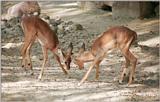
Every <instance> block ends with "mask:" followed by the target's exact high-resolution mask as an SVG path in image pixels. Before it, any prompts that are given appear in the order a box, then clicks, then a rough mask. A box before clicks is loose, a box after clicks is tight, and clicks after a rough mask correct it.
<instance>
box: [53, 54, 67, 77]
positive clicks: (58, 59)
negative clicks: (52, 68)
mask: <svg viewBox="0 0 160 102" xmlns="http://www.w3.org/2000/svg"><path fill="white" fill-rule="evenodd" d="M53 54H54V56H55V57H56V60H57V62H58V64H59V66H60V67H61V68H62V70H63V72H64V74H66V75H67V74H68V72H67V70H66V69H64V67H63V65H62V64H61V61H60V58H59V56H58V55H57V54H56V53H55V52H53Z"/></svg>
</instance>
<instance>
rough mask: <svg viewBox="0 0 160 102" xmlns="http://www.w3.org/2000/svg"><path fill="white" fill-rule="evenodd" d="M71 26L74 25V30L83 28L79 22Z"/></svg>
mask: <svg viewBox="0 0 160 102" xmlns="http://www.w3.org/2000/svg"><path fill="white" fill-rule="evenodd" d="M73 26H74V27H75V30H83V27H82V25H80V24H73Z"/></svg>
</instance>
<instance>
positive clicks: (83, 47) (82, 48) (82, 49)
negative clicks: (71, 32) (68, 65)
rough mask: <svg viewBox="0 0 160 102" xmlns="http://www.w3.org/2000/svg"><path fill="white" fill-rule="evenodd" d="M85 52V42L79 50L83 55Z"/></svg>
mask: <svg viewBox="0 0 160 102" xmlns="http://www.w3.org/2000/svg"><path fill="white" fill-rule="evenodd" d="M84 51H85V44H84V42H83V44H82V46H81V48H80V49H79V53H83V52H84Z"/></svg>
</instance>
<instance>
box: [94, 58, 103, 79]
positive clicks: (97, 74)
mask: <svg viewBox="0 0 160 102" xmlns="http://www.w3.org/2000/svg"><path fill="white" fill-rule="evenodd" d="M101 61H102V60H100V61H98V62H97V63H96V77H95V79H96V80H98V79H99V64H100V63H101Z"/></svg>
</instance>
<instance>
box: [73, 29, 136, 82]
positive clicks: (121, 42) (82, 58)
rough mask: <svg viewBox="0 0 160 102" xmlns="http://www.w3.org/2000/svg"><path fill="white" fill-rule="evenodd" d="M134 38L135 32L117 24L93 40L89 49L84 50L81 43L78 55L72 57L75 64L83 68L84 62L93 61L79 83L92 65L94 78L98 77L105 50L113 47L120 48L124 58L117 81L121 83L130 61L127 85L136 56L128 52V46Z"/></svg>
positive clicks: (132, 73) (132, 71)
mask: <svg viewBox="0 0 160 102" xmlns="http://www.w3.org/2000/svg"><path fill="white" fill-rule="evenodd" d="M136 39H137V34H136V32H134V31H132V30H130V29H129V28H127V27H123V26H117V27H113V28H110V29H109V30H107V31H106V32H104V33H103V34H102V35H101V36H100V37H98V38H97V39H96V40H95V41H94V43H93V45H92V47H91V50H90V51H84V48H85V45H84V44H83V45H82V47H81V49H80V50H79V53H78V55H77V56H76V58H75V59H74V62H75V64H77V65H78V66H79V69H83V68H84V63H85V62H90V61H92V62H93V63H92V64H91V66H90V67H89V69H88V71H87V73H86V74H85V76H84V77H83V78H82V80H81V82H80V83H79V85H81V84H82V83H83V82H84V81H85V80H86V79H87V77H88V75H89V73H90V72H91V70H92V68H93V67H94V66H95V67H96V79H98V77H99V64H100V63H101V61H102V60H103V59H104V57H105V55H106V54H107V52H108V51H110V50H112V49H114V48H118V49H120V51H121V52H122V54H123V56H124V57H125V60H126V63H125V67H124V68H123V67H122V70H123V71H122V74H121V76H120V79H119V82H120V83H122V81H123V77H124V75H125V74H126V69H127V68H128V66H129V64H130V63H131V64H132V69H131V72H130V76H129V82H128V85H129V84H131V83H132V80H133V77H134V73H135V68H136V63H137V58H136V57H135V56H134V55H133V54H132V53H131V52H130V50H129V48H130V46H131V44H132V43H133V41H135V40H136Z"/></svg>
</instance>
